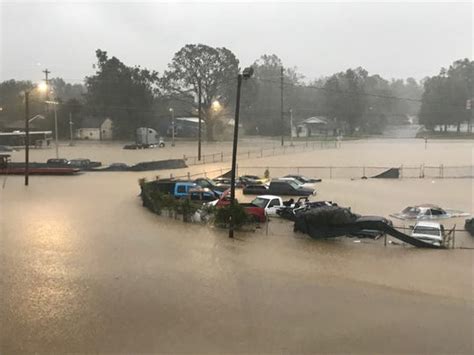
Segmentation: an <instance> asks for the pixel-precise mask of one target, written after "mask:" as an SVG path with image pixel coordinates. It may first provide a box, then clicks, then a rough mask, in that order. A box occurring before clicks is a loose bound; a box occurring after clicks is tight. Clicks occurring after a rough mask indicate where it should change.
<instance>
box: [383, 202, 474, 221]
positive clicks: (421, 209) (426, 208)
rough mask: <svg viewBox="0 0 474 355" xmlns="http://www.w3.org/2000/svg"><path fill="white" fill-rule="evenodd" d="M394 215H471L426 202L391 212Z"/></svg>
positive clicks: (409, 217)
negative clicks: (397, 211)
mask: <svg viewBox="0 0 474 355" xmlns="http://www.w3.org/2000/svg"><path fill="white" fill-rule="evenodd" d="M391 216H392V217H395V218H399V219H407V220H409V219H441V218H451V217H463V216H469V213H464V212H462V211H457V210H448V209H443V208H441V207H439V206H437V205H432V204H424V205H416V206H409V207H407V208H405V209H403V211H401V212H400V213H394V214H391Z"/></svg>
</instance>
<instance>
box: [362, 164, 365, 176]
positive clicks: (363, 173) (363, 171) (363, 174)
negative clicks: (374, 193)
mask: <svg viewBox="0 0 474 355" xmlns="http://www.w3.org/2000/svg"><path fill="white" fill-rule="evenodd" d="M362 176H363V177H365V166H364V167H363V168H362Z"/></svg>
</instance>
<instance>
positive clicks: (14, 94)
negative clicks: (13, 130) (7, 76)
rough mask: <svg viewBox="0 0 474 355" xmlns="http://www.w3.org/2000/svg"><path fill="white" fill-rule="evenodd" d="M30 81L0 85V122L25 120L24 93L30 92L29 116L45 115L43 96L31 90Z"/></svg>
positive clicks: (12, 81)
mask: <svg viewBox="0 0 474 355" xmlns="http://www.w3.org/2000/svg"><path fill="white" fill-rule="evenodd" d="M33 88H34V84H33V83H32V82H31V81H16V80H7V81H4V82H2V83H0V107H1V110H0V121H1V122H4V123H8V122H13V121H19V120H24V119H25V95H24V92H25V91H30V105H29V107H30V115H31V116H32V117H33V116H35V115H37V114H42V115H44V114H45V111H46V104H45V103H44V101H45V95H44V94H43V93H40V92H39V91H38V90H33Z"/></svg>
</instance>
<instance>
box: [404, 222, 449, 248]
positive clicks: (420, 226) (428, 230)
mask: <svg viewBox="0 0 474 355" xmlns="http://www.w3.org/2000/svg"><path fill="white" fill-rule="evenodd" d="M443 234H444V226H443V225H442V224H439V223H436V222H424V221H423V222H418V223H417V224H416V225H415V227H414V228H413V231H412V232H411V236H412V237H413V238H416V239H418V240H421V241H423V242H426V243H430V244H433V245H436V246H441V244H442V243H443Z"/></svg>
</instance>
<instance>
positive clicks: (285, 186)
mask: <svg viewBox="0 0 474 355" xmlns="http://www.w3.org/2000/svg"><path fill="white" fill-rule="evenodd" d="M242 192H243V193H244V194H245V195H262V194H269V195H277V196H283V195H287V196H310V195H315V194H316V190H314V189H311V188H308V187H305V186H301V185H298V184H297V183H295V182H293V181H290V180H278V179H277V180H272V181H271V182H270V185H269V186H268V187H266V186H265V185H249V186H247V187H245V188H244V189H243V191H242Z"/></svg>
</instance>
